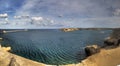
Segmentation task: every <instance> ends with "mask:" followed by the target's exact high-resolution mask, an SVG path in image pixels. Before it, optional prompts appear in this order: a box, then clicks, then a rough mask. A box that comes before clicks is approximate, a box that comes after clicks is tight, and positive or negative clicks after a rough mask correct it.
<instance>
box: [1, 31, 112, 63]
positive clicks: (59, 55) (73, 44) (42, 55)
mask: <svg viewBox="0 0 120 66" xmlns="http://www.w3.org/2000/svg"><path fill="white" fill-rule="evenodd" d="M101 31H103V30H77V31H73V32H63V31H61V30H28V31H20V32H13V31H8V32H10V33H5V34H0V37H2V38H3V41H2V46H10V47H11V49H12V53H14V54H17V55H20V56H23V57H25V58H28V59H31V60H34V61H38V62H42V63H45V64H50V65H51V64H52V65H63V64H72V63H79V62H80V61H81V60H83V59H85V58H86V52H88V54H87V55H90V54H94V53H96V52H98V51H99V50H98V49H95V48H93V47H91V48H88V50H87V49H86V52H85V47H86V46H88V45H93V44H97V45H98V46H102V45H103V44H104V43H103V41H104V38H106V37H108V36H109V35H110V34H111V30H105V31H104V33H101ZM78 54H79V56H78ZM78 59H79V60H78Z"/></svg>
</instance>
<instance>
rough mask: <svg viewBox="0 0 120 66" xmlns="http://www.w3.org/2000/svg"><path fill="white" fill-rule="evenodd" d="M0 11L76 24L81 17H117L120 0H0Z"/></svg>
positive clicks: (119, 12) (119, 14)
mask: <svg viewBox="0 0 120 66" xmlns="http://www.w3.org/2000/svg"><path fill="white" fill-rule="evenodd" d="M0 13H8V14H9V15H10V16H14V15H30V16H42V17H45V18H51V19H53V20H56V22H60V20H61V21H64V22H65V21H71V22H73V23H72V24H77V23H78V22H79V23H80V22H81V21H80V19H81V18H85V19H87V18H95V19H98V18H104V17H105V18H106V17H107V18H108V17H110V19H111V18H112V17H119V16H120V0H0ZM59 16H62V17H59ZM98 20H99V19H98ZM108 23H109V21H108Z"/></svg>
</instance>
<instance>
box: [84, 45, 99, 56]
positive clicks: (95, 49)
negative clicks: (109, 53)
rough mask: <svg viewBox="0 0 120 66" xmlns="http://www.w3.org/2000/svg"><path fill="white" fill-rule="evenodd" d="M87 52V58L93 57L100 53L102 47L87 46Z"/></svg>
mask: <svg viewBox="0 0 120 66" xmlns="http://www.w3.org/2000/svg"><path fill="white" fill-rule="evenodd" d="M85 52H86V56H91V55H93V54H96V53H98V52H100V47H98V46H97V45H91V46H87V47H86V48H85Z"/></svg>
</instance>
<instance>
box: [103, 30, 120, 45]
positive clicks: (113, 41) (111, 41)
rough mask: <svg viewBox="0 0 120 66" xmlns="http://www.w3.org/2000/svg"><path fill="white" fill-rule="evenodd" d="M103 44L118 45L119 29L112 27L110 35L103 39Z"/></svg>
mask: <svg viewBox="0 0 120 66" xmlns="http://www.w3.org/2000/svg"><path fill="white" fill-rule="evenodd" d="M104 44H105V46H119V45H120V29H114V30H113V33H112V34H111V36H110V37H108V38H107V39H105V41H104Z"/></svg>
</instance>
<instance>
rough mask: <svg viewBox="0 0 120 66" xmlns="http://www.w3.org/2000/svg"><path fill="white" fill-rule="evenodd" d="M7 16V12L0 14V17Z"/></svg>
mask: <svg viewBox="0 0 120 66" xmlns="http://www.w3.org/2000/svg"><path fill="white" fill-rule="evenodd" d="M7 17H8V14H7V13H4V14H0V18H7Z"/></svg>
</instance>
